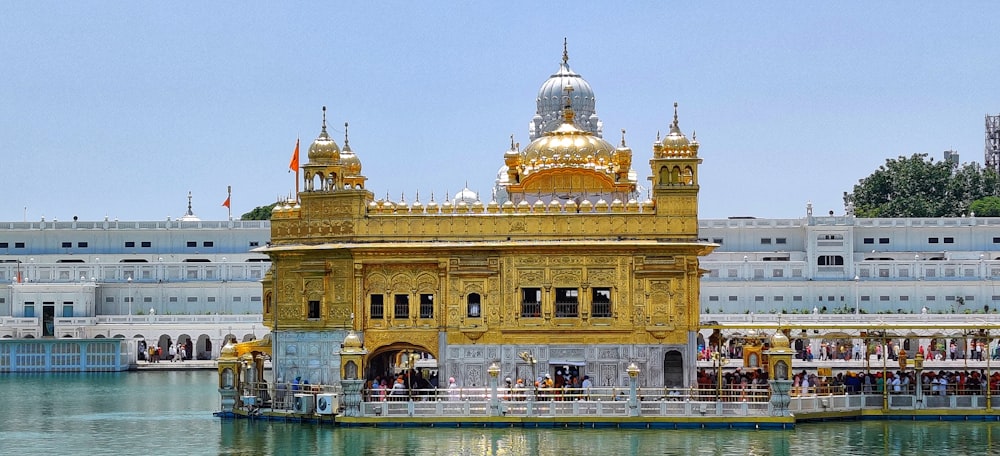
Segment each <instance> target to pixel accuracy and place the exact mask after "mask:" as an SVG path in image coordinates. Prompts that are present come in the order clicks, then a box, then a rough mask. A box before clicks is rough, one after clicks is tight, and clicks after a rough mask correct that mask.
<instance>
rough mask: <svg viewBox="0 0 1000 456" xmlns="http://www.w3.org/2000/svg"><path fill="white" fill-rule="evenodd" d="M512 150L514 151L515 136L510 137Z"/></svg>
mask: <svg viewBox="0 0 1000 456" xmlns="http://www.w3.org/2000/svg"><path fill="white" fill-rule="evenodd" d="M510 150H514V134H513V133H511V135H510Z"/></svg>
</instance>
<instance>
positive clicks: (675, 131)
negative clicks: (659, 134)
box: [653, 103, 698, 158]
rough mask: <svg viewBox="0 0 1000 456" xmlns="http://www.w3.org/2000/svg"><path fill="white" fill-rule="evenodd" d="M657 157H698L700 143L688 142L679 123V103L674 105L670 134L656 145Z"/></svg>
mask: <svg viewBox="0 0 1000 456" xmlns="http://www.w3.org/2000/svg"><path fill="white" fill-rule="evenodd" d="M653 149H654V150H655V152H656V155H657V157H660V158H662V157H694V156H697V155H698V142H697V141H691V140H688V138H687V136H684V133H681V128H680V125H679V123H678V121H677V103H674V121H673V123H671V124H670V133H668V134H667V136H664V137H663V139H662V140H661V141H658V142H657V143H656V144H654V147H653Z"/></svg>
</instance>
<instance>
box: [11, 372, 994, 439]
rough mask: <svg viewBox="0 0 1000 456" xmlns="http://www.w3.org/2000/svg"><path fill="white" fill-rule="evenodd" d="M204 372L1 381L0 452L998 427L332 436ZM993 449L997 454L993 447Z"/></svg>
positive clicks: (847, 435)
mask: <svg viewBox="0 0 1000 456" xmlns="http://www.w3.org/2000/svg"><path fill="white" fill-rule="evenodd" d="M215 384H216V383H215V373H214V372H213V371H200V372H157V373H120V374H27V375H0V404H2V408H0V411H2V412H0V413H2V414H3V416H2V418H3V419H0V453H3V454H43V453H57V454H60V455H74V454H85V455H90V454H106V453H113V454H223V455H228V454H350V455H355V454H357V455H392V456H396V455H428V456H444V455H453V454H457V455H489V456H500V455H523V454H532V455H543V456H544V455H553V456H556V455H558V456H565V455H568V454H612V455H632V454H663V455H746V454H752V455H796V456H797V455H823V454H838V455H841V454H844V455H855V454H856V455H868V454H873V453H878V454H933V455H938V454H947V455H953V454H992V453H993V450H994V448H997V447H996V446H995V443H994V440H993V436H994V434H997V435H998V436H1000V430H998V426H1000V423H997V422H983V421H950V422H941V421H848V422H831V423H812V424H801V425H799V426H798V428H797V429H796V430H794V431H755V430H618V429H584V428H571V429H522V428H458V429H456V428H416V427H414V428H338V427H334V426H331V425H328V424H325V425H315V424H306V423H293V422H269V421H262V420H220V419H217V418H214V417H212V412H213V411H215V410H217V409H218V408H219V397H218V392H217V391H216V390H215ZM998 450H1000V448H998Z"/></svg>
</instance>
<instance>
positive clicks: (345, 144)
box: [344, 122, 363, 148]
mask: <svg viewBox="0 0 1000 456" xmlns="http://www.w3.org/2000/svg"><path fill="white" fill-rule="evenodd" d="M362 139H363V138H362ZM349 143H350V141H348V140H347V122H344V148H347V147H350V146H348V144H349ZM362 145H363V144H362Z"/></svg>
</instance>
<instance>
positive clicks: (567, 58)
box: [563, 37, 569, 65]
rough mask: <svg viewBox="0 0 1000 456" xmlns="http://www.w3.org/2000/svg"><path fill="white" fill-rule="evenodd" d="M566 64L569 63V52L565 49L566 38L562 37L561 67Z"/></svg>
mask: <svg viewBox="0 0 1000 456" xmlns="http://www.w3.org/2000/svg"><path fill="white" fill-rule="evenodd" d="M568 63H569V51H568V48H567V40H566V37H563V65H566V64H568Z"/></svg>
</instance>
